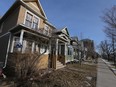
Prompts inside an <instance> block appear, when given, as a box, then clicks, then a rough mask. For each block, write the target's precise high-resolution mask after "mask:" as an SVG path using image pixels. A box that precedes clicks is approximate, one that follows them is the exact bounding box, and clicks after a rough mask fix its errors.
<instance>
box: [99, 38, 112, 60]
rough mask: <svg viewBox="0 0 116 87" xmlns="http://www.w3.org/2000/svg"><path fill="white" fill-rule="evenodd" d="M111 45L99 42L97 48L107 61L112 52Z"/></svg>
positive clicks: (106, 42) (105, 41)
mask: <svg viewBox="0 0 116 87" xmlns="http://www.w3.org/2000/svg"><path fill="white" fill-rule="evenodd" d="M111 46H112V45H111V44H110V43H108V41H107V40H104V41H101V43H100V45H99V48H100V51H101V53H102V56H103V57H107V59H108V61H109V59H110V54H111V52H112V48H111Z"/></svg>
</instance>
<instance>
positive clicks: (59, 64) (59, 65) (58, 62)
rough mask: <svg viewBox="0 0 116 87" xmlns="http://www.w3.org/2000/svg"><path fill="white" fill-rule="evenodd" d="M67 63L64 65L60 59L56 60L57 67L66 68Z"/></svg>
mask: <svg viewBox="0 0 116 87" xmlns="http://www.w3.org/2000/svg"><path fill="white" fill-rule="evenodd" d="M64 67H65V65H63V64H62V63H61V62H60V61H57V62H56V69H60V68H64Z"/></svg>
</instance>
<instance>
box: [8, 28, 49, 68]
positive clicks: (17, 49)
mask: <svg viewBox="0 0 116 87" xmlns="http://www.w3.org/2000/svg"><path fill="white" fill-rule="evenodd" d="M11 33H12V40H11V48H10V53H22V54H27V53H30V54H38V55H40V59H41V62H40V63H41V64H38V65H41V67H42V68H43V69H44V68H48V67H49V49H50V48H49V47H50V43H49V37H48V36H45V35H41V34H39V33H37V32H33V31H30V30H25V28H24V29H22V30H21V29H20V30H17V31H16V30H15V31H12V32H11Z"/></svg>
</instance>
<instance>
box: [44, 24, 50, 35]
mask: <svg viewBox="0 0 116 87" xmlns="http://www.w3.org/2000/svg"><path fill="white" fill-rule="evenodd" d="M46 27H47V28H48V27H49V25H47V24H45V26H44V32H45V29H46ZM47 31H48V35H49V34H50V32H49V28H48V29H47Z"/></svg>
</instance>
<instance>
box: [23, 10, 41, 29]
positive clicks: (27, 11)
mask: <svg viewBox="0 0 116 87" xmlns="http://www.w3.org/2000/svg"><path fill="white" fill-rule="evenodd" d="M27 13H29V14H31V15H32V16H33V18H34V17H36V18H38V27H37V28H38V29H39V27H40V17H38V16H37V15H35V14H34V13H32V12H31V11H29V10H26V11H25V17H24V22H23V24H24V25H25V23H26V16H27ZM33 18H32V24H31V28H32V25H33Z"/></svg>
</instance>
